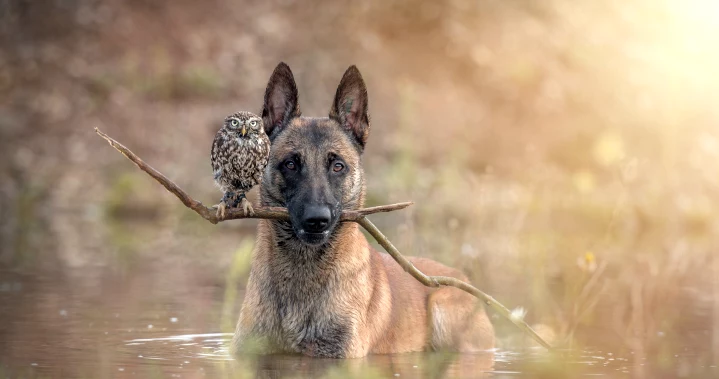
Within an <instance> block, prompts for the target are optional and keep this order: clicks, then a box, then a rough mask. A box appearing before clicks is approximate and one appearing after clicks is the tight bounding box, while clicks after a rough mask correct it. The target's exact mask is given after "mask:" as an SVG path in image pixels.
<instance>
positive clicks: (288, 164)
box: [285, 161, 297, 171]
mask: <svg viewBox="0 0 719 379" xmlns="http://www.w3.org/2000/svg"><path fill="white" fill-rule="evenodd" d="M285 167H287V169H288V170H293V171H294V170H295V169H297V165H296V164H295V162H293V161H287V162H285Z"/></svg>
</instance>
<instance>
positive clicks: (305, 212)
mask: <svg viewBox="0 0 719 379" xmlns="http://www.w3.org/2000/svg"><path fill="white" fill-rule="evenodd" d="M297 101H298V93H297V85H296V84H295V80H294V77H293V75H292V71H290V68H289V66H287V65H286V64H284V63H280V64H279V65H278V66H277V68H275V71H274V72H273V73H272V76H271V77H270V81H269V83H268V84H267V90H266V92H265V102H264V106H263V109H262V119H263V121H264V124H265V131H266V132H267V134H268V135H269V137H270V140H271V141H272V150H271V152H270V160H269V163H268V165H267V168H266V169H265V173H264V178H263V181H262V188H261V193H262V202H263V205H272V206H285V207H287V209H288V211H289V214H290V220H291V224H292V225H291V228H292V233H293V235H294V236H295V237H297V238H298V239H299V240H300V241H302V242H303V243H305V244H307V245H313V246H319V245H322V244H324V243H326V242H327V241H328V240H329V239H330V237H331V236H332V233H333V232H334V231H335V229H336V228H337V226H338V224H339V219H340V215H341V213H342V210H345V209H357V208H359V207H361V206H362V205H363V203H364V173H363V171H362V166H361V156H362V151H363V150H364V146H365V143H366V142H367V137H368V136H369V129H370V123H369V115H368V113H367V89H366V87H365V84H364V80H362V75H361V74H360V72H359V70H357V67H355V66H352V67H350V68H348V69H347V71H346V72H345V74H344V76H343V77H342V80H341V81H340V84H339V86H338V87H337V93H336V95H335V99H334V101H333V103H332V106H331V108H330V111H329V115H328V117H303V116H301V114H300V107H299V104H298V102H297Z"/></svg>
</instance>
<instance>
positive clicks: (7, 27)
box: [0, 0, 719, 377]
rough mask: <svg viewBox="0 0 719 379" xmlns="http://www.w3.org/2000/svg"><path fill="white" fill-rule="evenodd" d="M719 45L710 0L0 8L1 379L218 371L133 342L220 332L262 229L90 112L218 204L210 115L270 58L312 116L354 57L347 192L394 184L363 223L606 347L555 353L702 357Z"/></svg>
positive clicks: (718, 325)
mask: <svg viewBox="0 0 719 379" xmlns="http://www.w3.org/2000/svg"><path fill="white" fill-rule="evenodd" d="M718 47H719V4H717V3H716V2H714V1H711V0H703V1H702V0H694V1H679V0H660V1H654V0H652V1H650V0H638V1H633V2H625V1H618V0H616V1H615V0H608V1H594V2H571V1H559V0H548V1H542V2H537V1H529V0H518V1H511V2H509V1H499V0H495V1H458V0H454V1H446V2H420V1H379V0H377V1H374V0H373V1H360V2H344V1H336V2H333V1H326V2H324V1H309V2H296V1H292V0H283V1H269V2H267V1H252V0H251V1H242V2H240V1H231V0H209V1H205V2H195V1H190V0H176V1H172V2H165V1H160V0H146V1H141V0H126V1H121V0H102V1H100V0H47V1H29V0H0V49H1V50H0V173H1V175H2V181H1V183H0V194H1V195H0V241H1V243H0V374H3V373H5V374H6V376H8V377H17V375H25V377H33V375H38V376H42V375H45V376H43V377H75V376H85V377H117V376H122V375H125V374H127V375H129V374H130V371H131V370H130V368H132V373H133V374H136V375H140V376H142V375H147V376H148V377H165V376H167V377H169V375H170V374H172V375H180V374H182V375H183V377H195V376H196V377H201V376H203V375H204V374H205V371H203V370H208V371H209V370H211V369H212V367H214V366H212V364H207V362H209V361H210V360H211V359H210V358H213V359H214V358H217V357H220V356H222V351H221V348H218V349H220V350H218V351H219V352H218V353H217V354H209V356H210V358H207V357H205V358H203V357H204V356H202V355H200V354H199V353H197V352H195V351H194V350H193V351H192V352H191V353H190V352H188V351H189V350H190V349H191V348H193V347H192V346H194V348H197V349H199V350H198V351H200V350H201V351H205V352H206V351H207V350H212V349H211V348H210V347H211V346H208V345H207V344H210V345H212V346H214V340H212V339H209V338H208V339H207V340H208V341H210V342H207V343H206V344H205V346H199V347H198V346H197V345H188V346H187V349H188V351H184V352H183V350H184V349H185V347H181V344H177V343H174V344H172V343H171V344H170V347H168V346H165V345H167V342H164V344H165V345H163V343H158V342H157V340H154V339H152V338H164V337H166V336H172V335H179V334H207V333H222V332H224V333H227V332H231V331H232V329H233V326H234V322H235V320H236V317H237V315H238V310H239V305H240V303H241V300H242V294H243V289H244V286H245V283H246V281H247V273H248V263H249V258H250V252H251V249H252V244H253V241H254V231H255V226H256V222H255V221H252V220H243V221H234V222H227V223H223V224H222V225H217V226H213V225H211V224H209V223H207V222H205V221H204V220H202V219H201V218H199V217H198V216H197V215H196V214H194V213H192V212H191V211H189V210H188V209H186V208H185V207H184V206H183V205H182V204H181V203H180V202H179V201H177V199H175V198H174V197H173V196H172V195H170V194H169V193H167V192H166V191H165V190H164V189H163V188H162V187H161V186H159V185H158V184H157V183H156V182H154V181H153V180H152V179H150V178H149V177H148V176H147V175H146V174H144V173H143V172H141V171H139V170H138V169H137V168H136V167H135V166H134V165H132V164H131V163H130V162H129V161H127V160H126V159H125V158H124V157H123V156H122V155H120V154H119V153H117V152H116V151H114V150H113V149H112V148H111V147H110V146H108V145H107V143H106V142H105V141H104V140H102V139H101V138H99V137H98V136H97V135H96V134H95V133H94V131H93V128H95V127H98V128H100V129H101V130H103V131H105V132H106V133H108V134H109V135H110V136H112V137H114V138H116V139H117V140H118V141H120V142H121V143H123V144H125V145H126V146H127V147H129V148H130V149H132V150H133V151H134V152H135V153H137V154H138V155H139V156H140V157H142V158H143V159H144V160H145V161H146V162H148V163H149V164H151V165H153V166H154V167H155V168H157V169H158V170H160V171H161V172H163V173H164V174H165V175H167V176H168V177H169V178H171V179H172V180H174V181H175V183H177V184H178V185H179V186H181V187H182V188H184V189H185V190H186V191H187V192H188V193H190V194H191V195H192V196H194V197H195V198H197V199H199V200H201V201H203V202H204V203H205V204H215V203H216V202H217V201H218V200H219V199H220V197H221V195H222V194H221V193H220V192H219V191H218V190H217V188H216V187H214V184H213V180H212V175H211V169H210V163H209V151H210V146H211V143H212V139H213V137H214V134H215V132H216V131H217V129H219V127H220V126H221V123H222V120H223V118H224V117H225V116H226V115H227V114H229V113H232V112H234V111H237V110H250V111H254V112H259V111H260V109H261V105H262V97H263V93H264V88H265V85H266V83H267V79H268V78H269V75H270V73H271V72H272V70H273V68H274V67H275V66H276V64H277V63H278V62H279V61H285V62H287V63H288V64H289V65H290V67H291V68H292V70H293V72H294V74H295V78H296V80H297V84H298V86H299V92H300V104H301V107H302V110H303V113H304V114H305V115H309V116H323V115H326V114H327V112H328V110H329V108H330V104H331V101H332V99H333V96H334V92H335V89H336V86H337V84H338V83H339V80H340V78H341V75H342V73H343V72H344V70H345V69H346V68H347V67H348V66H350V65H351V64H356V65H357V66H358V67H359V69H360V70H361V72H362V74H363V76H364V79H365V81H366V82H367V86H368V90H369V99H370V114H371V116H372V132H371V135H370V142H369V144H368V148H367V150H366V153H365V156H364V166H365V170H366V175H367V179H368V180H367V182H368V204H367V205H368V206H372V205H379V204H386V203H393V202H400V201H407V200H411V201H414V202H415V205H414V206H413V207H411V208H410V209H408V210H406V211H401V212H395V213H392V214H387V215H377V216H373V217H372V219H373V221H375V223H376V224H378V226H379V227H380V228H381V229H382V230H383V231H384V232H385V233H386V234H387V235H388V237H390V239H391V240H392V241H393V242H394V244H395V245H396V246H397V247H398V248H399V250H400V251H402V252H403V253H404V254H406V255H417V256H425V257H432V258H434V259H437V260H439V261H441V262H443V263H445V264H447V265H451V266H455V267H460V268H462V269H463V270H464V271H465V272H466V273H467V274H468V275H469V276H470V278H471V280H472V281H473V283H474V284H475V285H477V286H478V287H479V288H480V289H482V290H484V291H486V292H488V293H489V294H491V295H493V296H494V297H495V298H496V299H498V300H499V301H500V302H502V303H504V304H505V305H506V306H507V307H509V308H511V309H512V308H519V307H521V308H522V309H523V310H525V311H526V312H527V315H526V319H527V321H528V322H530V323H532V324H542V325H541V328H542V329H543V330H547V331H550V330H551V332H552V333H553V334H555V335H556V338H557V339H556V341H557V343H558V344H561V345H562V346H565V347H568V348H571V349H573V350H574V351H600V352H602V353H601V354H599V353H597V354H599V356H601V357H602V360H598V359H595V360H594V361H593V363H592V364H589V365H586V364H585V365H583V366H582V365H581V364H575V365H573V366H571V368H567V367H566V366H561V365H560V366H561V367H563V368H562V370H563V371H562V372H565V373H566V372H570V373H577V372H584V371H586V370H591V369H594V368H596V369H598V370H599V371H598V372H600V373H604V374H607V375H609V376H614V375H620V376H621V375H624V376H634V377H674V376H694V377H698V376H709V375H712V374H713V375H718V371H717V368H716V365H717V364H719V257H718V256H717V248H719V245H718V244H717V242H718V241H717V236H718V233H719V225H718V222H717V220H716V217H715V214H716V213H717V211H719V108H718V107H717V104H716V102H717V99H719V97H718V96H719V69H718V68H719V49H718ZM255 192H256V191H253V193H252V196H253V198H254V196H256V194H255ZM493 320H494V323H495V327H496V329H497V333H498V338H499V340H500V347H501V349H504V350H502V351H505V352H506V351H515V349H519V348H521V347H523V346H525V345H526V343H525V342H526V341H523V339H522V338H521V337H522V336H521V335H520V334H519V333H518V332H517V331H516V330H515V329H514V328H513V326H511V325H509V324H508V323H507V322H505V321H503V320H501V319H499V318H496V317H494V318H493ZM223 336H225V337H222V338H220V339H219V343H218V345H220V346H223V341H224V342H226V338H227V337H226V335H223ZM143 338H145V339H148V340H151V339H152V341H154V342H155V345H157V346H155V345H153V347H152V348H150V347H148V346H146V344H145V345H142V341H140V342H135V343H134V344H133V343H129V344H128V342H127V341H132V340H135V339H143ZM223 338H224V340H223ZM160 341H162V340H160ZM200 345H202V344H200ZM138 346H143V348H147V349H150V350H152V349H154V350H152V351H154V354H155V356H156V358H158V360H147V359H145V360H143V359H141V358H142V357H143V355H142V354H143V353H138V350H137V349H139V347H138ZM163 346H164V347H163ZM163 349H164V350H163ZM168 349H171V350H168ZM202 349H204V350H202ZM212 351H215V350H212ZM183 354H184V355H183ZM597 354H595V355H597ZM612 356H621V357H624V358H621V359H622V361H621V362H617V361H619V360H620V358H617V361H615V360H614V358H611V357H612ZM178 357H181V358H178ZM159 358H162V359H165V360H169V361H171V362H173V363H172V364H169V363H162V362H164V361H162V360H161V359H159ZM595 358H596V357H595ZM178 359H179V360H180V361H181V362H180V363H178V362H176V361H177V360H178ZM217 359H220V358H217ZM609 360H611V361H612V362H609ZM182 362H185V363H182ZM190 362H191V363H190ZM222 362H223V365H226V364H227V361H226V360H223V361H222ZM513 362H514V364H515V366H517V365H522V364H523V363H524V366H522V367H524V369H523V370H520V371H522V372H535V373H537V372H543V373H546V372H553V373H554V374H552V375H555V374H556V375H558V374H557V372H555V371H551V370H553V368H552V367H554V366H551V367H550V366H548V365H544V364H540V363H532V362H522V361H521V359H520V360H519V361H513ZM175 363H178V364H179V365H178V364H175ZM510 363H511V362H510ZM499 364H500V365H501V362H500V363H499ZM537 365H539V366H541V367H540V368H539V369H537V370H540V371H532V370H534V369H535V368H536V367H537ZM589 366H593V367H594V368H592V367H589ZM189 367H192V368H189ZM198 367H200V368H201V370H200V369H198ZM223 367H225V366H223ZM323 367H324V366H323ZM602 367H604V368H602ZM495 368H496V367H495ZM610 368H611V369H610ZM121 369H122V370H121ZM323 369H324V368H323ZM223 370H224V368H223ZM333 370H334V371H333ZM547 370H549V371H547ZM567 370H570V371H567ZM571 370H574V371H571ZM603 370H604V371H603ZM228 372H235V371H223V373H224V374H223V375H228ZM328 372H330V374H331V373H336V372H338V371H336V368H332V369H330V370H329V371H328ZM148 373H149V374H148ZM150 374H152V375H150ZM317 374H318V375H319V373H317ZM0 376H2V375H0ZM548 377H552V376H551V375H550V376H548ZM555 377H556V376H555Z"/></svg>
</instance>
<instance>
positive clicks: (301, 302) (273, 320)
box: [261, 246, 356, 357]
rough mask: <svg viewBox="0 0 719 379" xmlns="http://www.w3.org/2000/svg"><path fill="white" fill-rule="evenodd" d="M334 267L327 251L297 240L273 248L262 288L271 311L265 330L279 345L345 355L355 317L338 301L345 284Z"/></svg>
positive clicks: (288, 348) (304, 351) (340, 355)
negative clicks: (280, 248)
mask: <svg viewBox="0 0 719 379" xmlns="http://www.w3.org/2000/svg"><path fill="white" fill-rule="evenodd" d="M290 249H291V250H290ZM323 254H324V255H323ZM335 268H336V267H335V264H334V262H333V257H331V256H330V253H322V252H318V251H310V250H309V249H307V248H300V247H299V246H292V247H289V246H285V247H284V248H283V249H282V250H279V251H275V254H274V260H273V264H272V265H271V267H268V270H267V274H268V276H269V280H267V281H264V285H263V286H262V288H261V291H263V292H264V296H262V298H263V299H264V300H265V301H266V302H267V303H269V304H264V307H265V308H266V311H267V312H269V313H270V314H268V316H269V317H267V321H268V322H267V323H266V325H265V327H266V328H267V330H266V331H267V332H268V334H269V335H270V336H271V342H272V343H273V344H276V345H277V347H279V348H280V349H281V350H283V351H295V352H298V353H303V354H306V355H313V356H326V357H344V356H345V353H346V351H347V348H348V344H349V342H350V339H351V337H352V336H351V334H352V333H353V329H355V328H354V327H353V324H355V321H356V320H353V319H352V315H349V316H348V314H347V311H349V309H347V307H346V306H344V305H343V304H342V303H341V300H345V299H344V296H343V295H341V294H340V292H341V291H342V289H343V286H342V285H341V284H340V283H339V280H340V278H338V275H337V272H336V270H335ZM338 300H340V301H338Z"/></svg>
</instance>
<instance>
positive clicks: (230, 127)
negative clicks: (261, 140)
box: [223, 111, 265, 138]
mask: <svg viewBox="0 0 719 379" xmlns="http://www.w3.org/2000/svg"><path fill="white" fill-rule="evenodd" d="M223 127H224V128H225V130H227V131H228V132H229V133H232V134H235V135H237V137H240V138H249V137H251V136H257V135H259V134H260V133H264V132H265V129H264V125H263V124H262V117H260V116H258V115H256V114H254V113H251V112H245V111H241V112H237V113H233V114H231V115H229V116H227V117H226V118H225V125H224V126H223Z"/></svg>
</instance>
